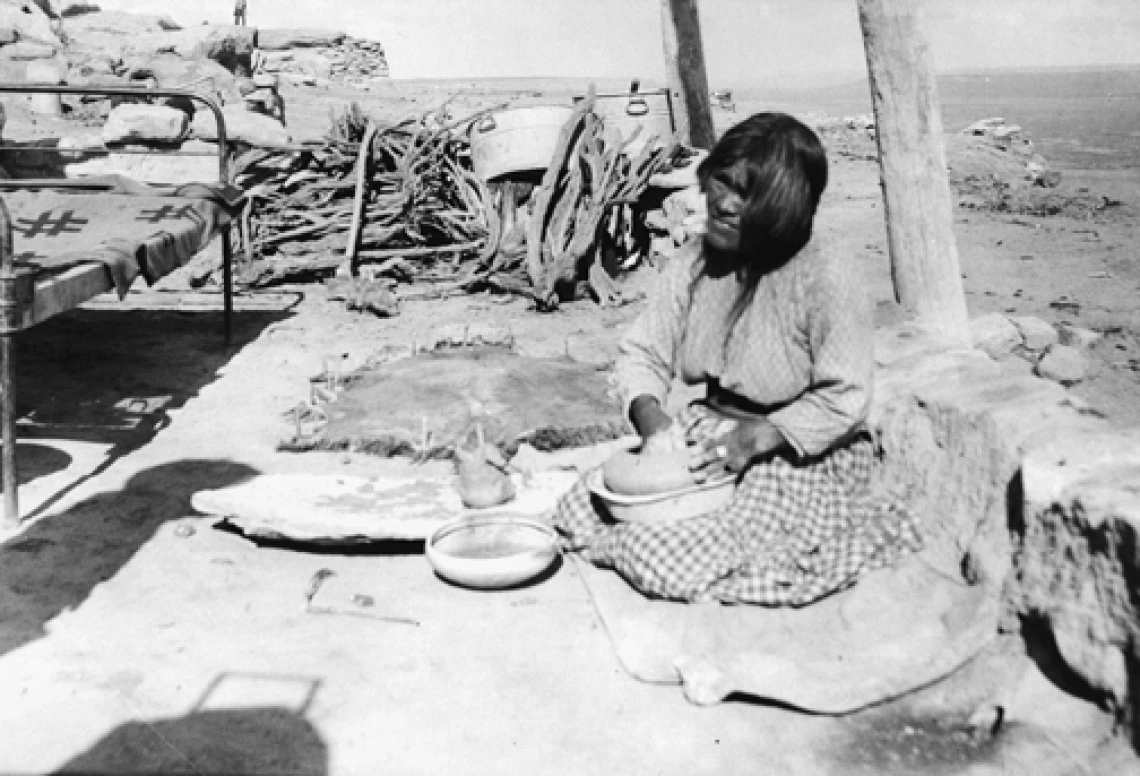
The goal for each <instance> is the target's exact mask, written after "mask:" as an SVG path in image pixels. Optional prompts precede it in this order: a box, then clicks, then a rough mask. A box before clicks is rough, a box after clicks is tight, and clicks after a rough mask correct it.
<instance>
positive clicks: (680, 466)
mask: <svg viewBox="0 0 1140 776" xmlns="http://www.w3.org/2000/svg"><path fill="white" fill-rule="evenodd" d="M602 477H603V481H604V482H605V485H606V488H608V489H609V490H611V491H612V492H614V493H619V494H621V495H623V496H649V495H655V494H657V493H668V492H670V491H674V490H681V489H683V488H689V487H692V486H693V485H696V484H697V481H696V480H695V479H693V473H692V472H691V471H689V451H688V450H674V451H671V452H668V453H650V454H645V455H642V454H639V453H630V452H625V451H621V452H618V453H615V454H614V455H613V456H612V457H611V458H610V459H609V460H608V461H606V462H605V464H604V465H603V466H602Z"/></svg>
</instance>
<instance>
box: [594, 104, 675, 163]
mask: <svg viewBox="0 0 1140 776" xmlns="http://www.w3.org/2000/svg"><path fill="white" fill-rule="evenodd" d="M578 99H581V98H578ZM594 112H595V113H597V114H598V115H599V116H601V117H602V120H603V121H605V122H606V125H607V126H612V127H616V128H617V130H618V131H619V132H621V136H622V139H623V140H629V138H630V137H632V136H633V133H634V131H635V130H636V129H637V128H638V127H640V128H641V132H640V133H638V135H637V137H636V138H635V139H634V141H633V143H632V144H631V145H630V146H629V147H628V148H627V149H626V153H627V154H628V155H630V156H636V155H637V154H639V153H640V152H641V149H643V148H644V147H645V145H646V143H648V142H649V141H650V140H652V139H653V138H654V137H656V138H657V139H656V141H655V142H654V145H664V144H665V143H667V142H669V140H670V139H672V137H673V133H674V131H675V129H674V127H673V110H672V103H671V102H670V100H669V90H667V89H660V90H657V91H651V92H642V91H638V90H637V89H636V88H633V89H631V90H630V91H629V92H628V93H626V94H599V95H598V97H597V101H596V102H595V103H594Z"/></svg>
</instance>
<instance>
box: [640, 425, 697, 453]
mask: <svg viewBox="0 0 1140 776" xmlns="http://www.w3.org/2000/svg"><path fill="white" fill-rule="evenodd" d="M686 446H687V442H686V439H685V430H684V428H682V427H681V425H680V424H678V423H671V424H670V425H669V427H668V428H665V429H663V430H661V431H658V432H656V433H654V434H650V435H649V436H647V437H645V439H644V441H643V442H642V443H641V454H642V455H658V454H660V455H664V454H666V453H674V452H676V451H678V450H684V449H685V447H686Z"/></svg>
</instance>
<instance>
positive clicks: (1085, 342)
mask: <svg viewBox="0 0 1140 776" xmlns="http://www.w3.org/2000/svg"><path fill="white" fill-rule="evenodd" d="M1057 330H1058V333H1059V335H1060V341H1061V344H1062V345H1069V346H1070V347H1074V348H1090V347H1092V346H1093V345H1095V344H1096V343H1097V342H1099V341H1100V340H1101V339H1102V338H1103V335H1102V334H1101V333H1100V332H1097V331H1092V330H1090V329H1082V328H1081V327H1080V326H1073V325H1071V324H1066V323H1062V324H1061V325H1060V326H1058V327H1057Z"/></svg>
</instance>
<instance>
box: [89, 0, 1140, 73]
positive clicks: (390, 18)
mask: <svg viewBox="0 0 1140 776" xmlns="http://www.w3.org/2000/svg"><path fill="white" fill-rule="evenodd" d="M920 1H921V3H922V5H923V10H924V14H925V17H926V28H927V33H928V37H929V39H930V47H931V51H932V54H933V57H934V61H935V66H936V67H937V68H938V69H939V70H943V71H952V70H964V69H986V68H996V67H1041V66H1066V67H1072V66H1097V65H1140V0H920ZM95 2H96V3H98V4H99V5H100V6H102V7H103V8H105V9H119V10H129V11H136V12H141V13H165V14H168V15H170V16H172V17H173V18H174V19H175V20H176V21H178V22H180V23H182V24H184V25H189V24H199V23H201V22H202V21H210V22H217V23H222V22H226V21H229V20H231V19H232V14H233V0H195V1H194V2H193V3H190V2H187V0H95ZM248 4H249V21H250V24H252V25H254V26H266V27H270V26H272V27H322V28H334V29H340V30H343V31H345V32H348V33H349V34H351V35H354V36H356V37H365V38H370V39H373V40H378V41H380V42H381V43H382V44H384V47H385V51H386V54H387V57H388V62H389V66H390V69H391V75H392V76H393V77H394V78H490V77H519V76H528V77H529V76H534V77H539V76H555V77H557V76H565V77H598V78H626V77H630V78H632V77H641V78H644V79H647V80H659V79H661V78H663V77H664V65H663V56H662V47H661V26H660V0H248ZM700 9H701V25H702V36H703V38H704V46H705V56H706V61H707V67H708V72H709V82H710V85H711V86H712V87H713V88H718V87H720V86H744V85H749V84H771V83H774V82H779V83H787V84H788V85H789V86H798V85H805V84H807V83H810V82H815V81H818V82H820V83H826V82H829V81H834V80H836V79H837V77H841V76H842V75H844V74H845V75H848V76H849V75H850V74H852V73H855V74H858V73H859V72H861V71H862V70H864V69H865V62H864V60H863V45H862V37H861V34H860V31H859V18H858V11H857V0H700Z"/></svg>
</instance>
